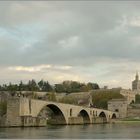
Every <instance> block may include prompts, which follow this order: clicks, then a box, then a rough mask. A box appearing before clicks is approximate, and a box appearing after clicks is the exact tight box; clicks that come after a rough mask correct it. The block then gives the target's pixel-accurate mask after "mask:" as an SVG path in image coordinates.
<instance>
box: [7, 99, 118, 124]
mask: <svg viewBox="0 0 140 140" xmlns="http://www.w3.org/2000/svg"><path fill="white" fill-rule="evenodd" d="M118 116H119V115H118V113H117V112H112V111H108V110H103V109H98V108H89V107H84V106H77V105H71V104H64V103H58V102H50V101H43V100H35V99H28V98H24V97H20V98H18V97H12V98H10V99H9V100H8V103H7V119H6V125H7V126H46V123H51V124H93V123H108V122H110V121H112V119H115V118H118Z"/></svg>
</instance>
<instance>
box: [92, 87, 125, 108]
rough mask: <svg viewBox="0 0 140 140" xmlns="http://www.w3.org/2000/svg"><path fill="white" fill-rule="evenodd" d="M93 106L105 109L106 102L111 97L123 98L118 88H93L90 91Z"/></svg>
mask: <svg viewBox="0 0 140 140" xmlns="http://www.w3.org/2000/svg"><path fill="white" fill-rule="evenodd" d="M91 95H92V101H93V104H94V107H97V108H104V109H107V102H108V101H109V100H111V99H120V98H124V96H123V95H121V94H120V90H119V89H108V90H94V91H93V92H92V93H91Z"/></svg>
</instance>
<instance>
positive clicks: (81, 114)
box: [78, 109, 90, 124]
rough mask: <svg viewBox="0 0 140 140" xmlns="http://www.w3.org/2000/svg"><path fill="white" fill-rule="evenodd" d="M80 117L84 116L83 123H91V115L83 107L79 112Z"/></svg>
mask: <svg viewBox="0 0 140 140" xmlns="http://www.w3.org/2000/svg"><path fill="white" fill-rule="evenodd" d="M78 117H82V118H83V123H84V124H89V123H90V117H89V114H88V112H87V111H86V110H85V109H82V110H81V111H80V112H79V113H78Z"/></svg>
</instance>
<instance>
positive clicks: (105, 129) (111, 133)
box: [0, 124, 140, 139]
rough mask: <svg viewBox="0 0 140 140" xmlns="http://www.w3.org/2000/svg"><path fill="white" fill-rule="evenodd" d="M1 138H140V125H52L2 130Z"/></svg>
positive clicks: (0, 129) (0, 131) (0, 132)
mask: <svg viewBox="0 0 140 140" xmlns="http://www.w3.org/2000/svg"><path fill="white" fill-rule="evenodd" d="M0 138H40V139H42V138H45V139H47V138H48V139H56V138H57V139H59V138H60V139H63V138H64V139H66V138H71V139H93V138H96V139H101V138H102V139H103V138H106V139H107V138H140V124H94V125H56V126H55V125H52V126H51V125H50V126H47V127H27V128H0Z"/></svg>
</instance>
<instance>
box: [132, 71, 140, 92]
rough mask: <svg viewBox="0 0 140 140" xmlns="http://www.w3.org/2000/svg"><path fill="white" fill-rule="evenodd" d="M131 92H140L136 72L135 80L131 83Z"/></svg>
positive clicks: (139, 82)
mask: <svg viewBox="0 0 140 140" xmlns="http://www.w3.org/2000/svg"><path fill="white" fill-rule="evenodd" d="M132 90H136V91H140V80H139V74H138V72H136V76H135V80H134V81H133V82H132Z"/></svg>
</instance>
